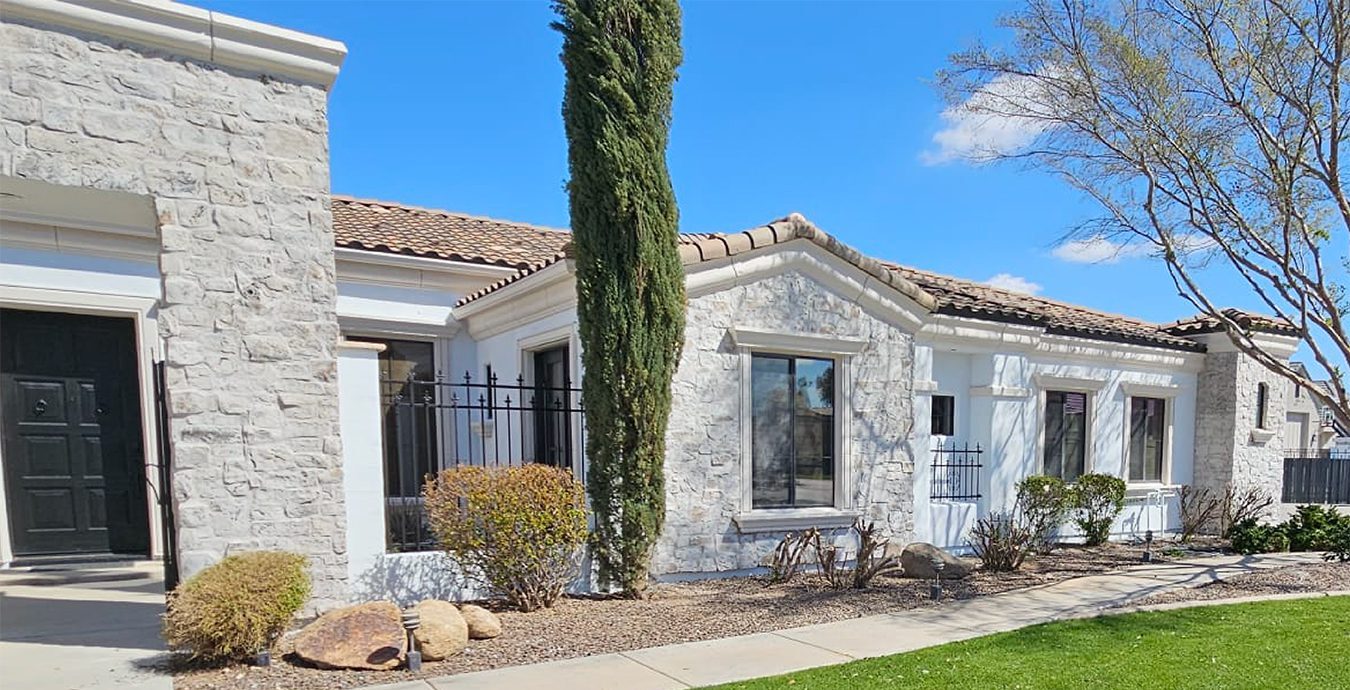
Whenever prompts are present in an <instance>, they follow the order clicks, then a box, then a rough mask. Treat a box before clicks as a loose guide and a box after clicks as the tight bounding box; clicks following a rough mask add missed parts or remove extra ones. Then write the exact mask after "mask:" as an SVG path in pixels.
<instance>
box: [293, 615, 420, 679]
mask: <svg viewBox="0 0 1350 690" xmlns="http://www.w3.org/2000/svg"><path fill="white" fill-rule="evenodd" d="M407 639H408V635H407V633H406V632H404V630H403V620H402V616H401V615H400V611H399V608H398V606H396V605H394V604H393V603H391V602H388V601H376V602H371V603H369V604H357V605H356V606H348V607H345V608H340V609H334V610H332V611H329V612H328V613H325V614H323V615H322V616H319V619H318V620H316V621H314V622H313V623H310V624H309V625H307V626H305V628H304V629H303V630H301V631H300V633H299V634H298V635H296V636H295V654H296V656H299V657H300V658H301V659H304V660H305V661H308V662H309V663H311V664H314V665H315V666H318V667H319V668H357V669H371V670H375V671H384V670H388V669H393V668H397V667H398V665H399V662H400V660H401V659H402V657H403V652H404V651H405V649H406V647H407Z"/></svg>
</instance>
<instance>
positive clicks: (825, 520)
mask: <svg viewBox="0 0 1350 690" xmlns="http://www.w3.org/2000/svg"><path fill="white" fill-rule="evenodd" d="M861 514H862V513H859V512H858V511H856V510H841V509H839V508H774V509H765V510H751V511H748V512H744V513H740V514H739V515H737V516H736V517H735V518H733V519H734V520H735V521H736V527H737V528H738V529H739V530H740V531H741V533H742V534H745V533H749V532H787V531H795V530H803V529H810V528H812V527H819V528H821V529H834V528H838V527H848V526H849V525H852V524H853V521H854V520H856V519H857V518H858V516H859V515H861Z"/></svg>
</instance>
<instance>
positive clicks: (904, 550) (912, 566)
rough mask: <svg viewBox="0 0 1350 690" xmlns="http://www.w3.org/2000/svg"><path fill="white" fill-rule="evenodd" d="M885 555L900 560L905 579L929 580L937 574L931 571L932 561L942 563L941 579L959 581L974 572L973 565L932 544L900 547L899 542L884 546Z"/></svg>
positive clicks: (922, 543) (920, 543) (915, 543)
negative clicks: (935, 560) (936, 560)
mask: <svg viewBox="0 0 1350 690" xmlns="http://www.w3.org/2000/svg"><path fill="white" fill-rule="evenodd" d="M886 555H887V556H893V557H896V558H898V559H899V560H900V568H901V569H902V570H903V573H902V574H903V575H904V576H905V577H912V578H921V579H925V580H931V579H933V578H934V577H936V575H937V573H936V571H935V570H933V559H934V558H937V559H939V560H941V561H942V563H943V566H942V579H944V580H959V579H961V578H964V577H966V576H967V575H970V573H971V572H972V571H974V570H975V564H974V563H973V562H971V561H968V560H966V559H964V558H961V557H960V556H953V555H952V554H950V553H947V552H946V551H943V550H942V549H939V548H938V547H936V546H933V545H932V544H927V543H924V542H914V543H912V544H907V545H905V546H903V547H902V546H900V543H899V542H891V543H890V544H887V545H886Z"/></svg>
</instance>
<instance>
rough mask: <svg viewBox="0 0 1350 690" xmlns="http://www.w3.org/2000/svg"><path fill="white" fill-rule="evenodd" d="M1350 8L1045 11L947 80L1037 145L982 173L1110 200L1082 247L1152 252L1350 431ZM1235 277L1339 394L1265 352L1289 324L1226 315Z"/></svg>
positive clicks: (947, 87)
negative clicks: (1036, 171) (1349, 159)
mask: <svg viewBox="0 0 1350 690" xmlns="http://www.w3.org/2000/svg"><path fill="white" fill-rule="evenodd" d="M1347 5H1350V0H1308V1H1301V0H1114V1H1113V2H1102V3H1088V2H1081V1H1078V0H1030V2H1029V4H1028V5H1027V7H1026V8H1025V9H1023V10H1021V11H1019V12H1016V13H1014V14H1012V15H1010V16H1008V17H1006V18H1005V19H1004V22H1005V25H1006V26H1007V27H1008V28H1010V29H1011V30H1012V32H1013V34H1014V36H1015V40H1014V42H1013V43H1012V44H1011V46H1010V47H1008V48H994V47H990V46H984V45H977V46H976V47H974V48H972V49H970V50H967V51H964V52H961V53H958V54H955V55H953V56H952V58H951V64H950V67H949V68H948V69H946V70H944V71H943V72H941V73H940V74H939V75H938V84H939V85H940V87H941V89H942V90H943V92H944V94H945V95H946V96H947V97H948V99H949V100H950V102H951V103H952V106H951V107H952V110H951V111H949V112H956V113H958V114H960V115H961V116H962V117H964V118H975V119H977V120H979V119H985V122H986V124H988V123H993V125H994V126H995V127H1002V128H1004V131H1007V130H1008V129H1009V128H1011V129H1013V130H1016V131H1017V132H1020V133H1021V136H1020V137H1009V136H1002V137H998V138H999V139H1001V140H1002V141H1003V145H1002V146H988V147H985V148H983V149H981V150H976V151H974V152H973V153H972V154H971V155H972V157H974V158H976V159H980V160H1017V161H1023V162H1026V163H1029V164H1031V165H1033V166H1036V167H1041V168H1045V169H1048V170H1051V171H1053V172H1055V173H1057V174H1059V175H1060V176H1062V177H1063V178H1064V179H1066V180H1067V181H1068V182H1069V183H1070V184H1072V185H1073V186H1075V187H1077V188H1078V189H1080V190H1082V191H1083V192H1085V193H1086V194H1087V195H1089V196H1090V197H1091V198H1093V199H1095V200H1096V201H1097V202H1098V203H1099V204H1100V206H1101V208H1102V209H1104V213H1103V214H1102V216H1101V217H1100V218H1097V219H1094V220H1093V221H1091V222H1089V223H1085V224H1083V225H1082V226H1080V227H1077V228H1075V229H1074V230H1073V231H1072V232H1071V233H1070V235H1069V236H1068V237H1069V238H1074V239H1078V240H1080V241H1082V240H1085V239H1089V238H1090V239H1092V240H1100V239H1104V240H1108V241H1110V242H1111V243H1113V245H1114V246H1124V247H1132V248H1137V247H1143V248H1146V249H1147V250H1148V252H1149V253H1151V254H1153V255H1155V256H1157V257H1159V258H1160V259H1161V260H1162V261H1164V262H1165V264H1166V266H1167V269H1168V271H1169V273H1170V275H1171V277H1172V280H1173V282H1174V284H1175V286H1176V289H1177V292H1178V294H1180V295H1181V296H1182V297H1183V298H1184V299H1186V300H1188V301H1189V302H1190V303H1191V304H1193V305H1194V306H1195V307H1196V308H1197V309H1198V310H1199V312H1200V313H1201V314H1202V315H1203V316H1204V317H1205V318H1206V319H1207V320H1208V321H1209V323H1212V324H1215V325H1216V326H1219V327H1222V329H1223V331H1224V332H1225V333H1226V334H1227V335H1228V337H1229V338H1230V339H1231V340H1232V342H1233V344H1234V345H1235V346H1236V347H1237V348H1238V349H1239V350H1241V351H1242V352H1244V353H1246V354H1247V355H1250V356H1251V357H1253V358H1254V359H1255V360H1256V361H1258V362H1260V363H1261V364H1262V365H1264V366H1265V367H1267V368H1269V369H1271V370H1272V371H1275V372H1277V373H1278V374H1280V375H1282V376H1284V377H1285V378H1288V379H1289V380H1291V381H1293V382H1295V383H1296V384H1297V385H1300V386H1303V387H1304V388H1306V389H1307V390H1308V391H1309V393H1310V394H1311V395H1312V396H1313V397H1314V398H1315V399H1316V400H1318V401H1319V402H1321V403H1324V404H1325V405H1327V406H1328V408H1329V409H1331V410H1332V413H1333V414H1334V415H1335V416H1337V417H1338V418H1339V421H1340V422H1341V423H1342V424H1350V404H1348V403H1347V396H1346V386H1345V381H1344V378H1343V370H1344V368H1345V366H1346V363H1347V361H1348V360H1350V339H1347V337H1346V332H1345V325H1344V322H1343V319H1344V318H1345V315H1346V308H1347V294H1346V290H1345V285H1344V277H1345V275H1346V272H1347V270H1348V269H1350V262H1348V261H1347V256H1346V248H1347V236H1348V234H1350V198H1348V197H1347V193H1346V189H1345V181H1344V179H1343V177H1342V169H1341V165H1342V161H1343V153H1345V151H1344V147H1345V146H1346V138H1347V133H1348V130H1350V103H1347V95H1346V91H1347V88H1346V87H1347V79H1348V78H1350V72H1347V60H1348V59H1350V50H1347V48H1350V44H1348V43H1347V41H1348V40H1350V8H1348V7H1347ZM1234 273H1235V274H1236V275H1237V276H1239V277H1240V280H1241V284H1245V285H1246V286H1247V287H1249V288H1250V290H1251V292H1252V293H1253V294H1254V295H1255V296H1256V297H1257V299H1258V300H1259V302H1260V303H1261V304H1264V305H1265V307H1266V308H1267V309H1268V310H1269V312H1270V313H1272V314H1273V315H1274V316H1276V317H1279V318H1280V319H1283V320H1285V321H1287V322H1288V323H1289V324H1292V325H1293V327H1294V328H1295V329H1297V331H1298V333H1299V335H1300V337H1301V338H1302V342H1303V344H1304V345H1305V346H1306V348H1307V350H1308V351H1309V353H1310V354H1311V356H1312V357H1313V359H1314V360H1316V363H1317V365H1319V367H1320V369H1321V370H1323V371H1325V372H1326V373H1327V375H1328V379H1329V381H1330V385H1329V386H1328V387H1326V388H1323V387H1321V386H1318V385H1315V384H1314V382H1313V381H1312V380H1311V379H1310V378H1309V377H1308V376H1306V375H1304V374H1302V373H1300V372H1299V371H1297V370H1295V369H1294V368H1293V367H1291V366H1290V364H1289V363H1288V362H1287V361H1285V360H1283V359H1282V358H1281V357H1279V356H1277V355H1274V354H1271V353H1270V352H1267V350H1266V349H1263V348H1262V346H1261V344H1260V341H1261V333H1262V331H1263V327H1264V328H1266V329H1269V328H1271V327H1273V326H1274V324H1272V323H1270V322H1263V321H1261V320H1255V321H1253V320H1251V319H1247V318H1245V317H1244V316H1243V315H1242V314H1240V313H1238V312H1234V311H1231V310H1228V311H1225V310H1224V309H1223V308H1222V307H1221V306H1219V305H1216V304H1215V303H1214V302H1213V301H1212V300H1211V299H1210V296H1209V290H1212V288H1213V285H1214V283H1213V281H1214V280H1215V278H1216V276H1220V277H1227V278H1228V279H1231V276H1232V274H1234ZM1285 327H1286V328H1287V326H1285Z"/></svg>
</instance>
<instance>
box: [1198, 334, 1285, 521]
mask: <svg viewBox="0 0 1350 690" xmlns="http://www.w3.org/2000/svg"><path fill="white" fill-rule="evenodd" d="M1261 382H1265V383H1266V384H1267V386H1268V388H1269V394H1268V398H1267V404H1266V420H1267V421H1266V431H1269V432H1270V433H1271V437H1270V438H1269V439H1268V440H1261V439H1259V438H1253V436H1252V431H1253V430H1255V429H1256V389H1257V384H1258V383H1261ZM1197 389H1198V390H1197V400H1196V413H1195V480H1194V482H1195V484H1196V485H1197V486H1202V487H1207V488H1209V489H1211V490H1214V491H1222V490H1223V489H1224V487H1225V486H1226V485H1227V484H1229V483H1230V482H1231V483H1232V484H1233V485H1234V486H1236V487H1238V488H1239V489H1243V488H1250V487H1261V488H1263V489H1265V490H1266V491H1268V492H1270V493H1272V494H1273V495H1274V497H1275V498H1276V500H1278V499H1279V496H1280V491H1281V489H1282V485H1283V479H1284V454H1283V443H1284V422H1285V407H1286V398H1287V396H1288V394H1289V385H1288V384H1287V382H1286V380H1285V379H1283V378H1281V377H1280V376H1279V375H1277V374H1275V373H1274V372H1272V371H1270V370H1268V369H1266V368H1265V367H1263V366H1261V365H1260V364H1259V363H1257V362H1256V361H1255V360H1253V359H1252V358H1251V357H1248V356H1246V355H1244V354H1242V353H1240V352H1234V351H1228V352H1211V353H1209V354H1207V355H1205V365H1204V368H1203V369H1202V370H1201V371H1200V374H1199V376H1198V378H1197Z"/></svg>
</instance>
